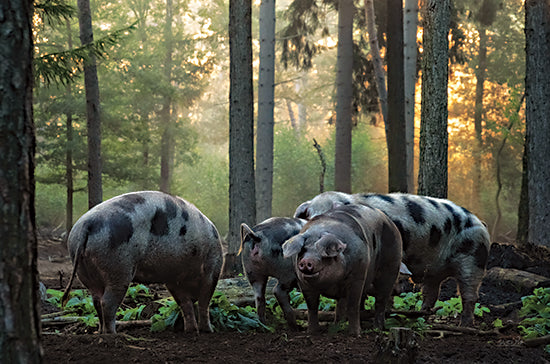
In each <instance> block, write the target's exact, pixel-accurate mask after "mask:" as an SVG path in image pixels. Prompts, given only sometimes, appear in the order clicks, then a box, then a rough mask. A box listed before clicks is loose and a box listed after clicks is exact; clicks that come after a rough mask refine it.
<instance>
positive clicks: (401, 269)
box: [399, 262, 412, 275]
mask: <svg viewBox="0 0 550 364" xmlns="http://www.w3.org/2000/svg"><path fill="white" fill-rule="evenodd" d="M399 273H401V274H408V275H412V273H411V271H410V270H409V268H408V267H407V266H406V265H405V263H403V262H401V265H400V266H399Z"/></svg>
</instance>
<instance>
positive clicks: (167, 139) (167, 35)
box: [159, 0, 174, 193]
mask: <svg viewBox="0 0 550 364" xmlns="http://www.w3.org/2000/svg"><path fill="white" fill-rule="evenodd" d="M172 14H173V9H172V0H166V23H165V24H164V41H165V46H166V53H165V57H164V77H165V81H166V84H167V85H171V80H172V52H173V50H174V45H173V41H172V38H173V37H172V21H173V15H172ZM168 87H170V86H168ZM165 92H166V95H165V96H164V100H163V103H162V110H161V111H160V113H159V117H160V123H161V125H162V128H163V132H162V137H161V142H160V143H161V144H160V184H159V189H160V190H161V191H162V192H166V193H170V190H171V189H170V184H171V181H172V164H173V163H172V154H173V149H174V146H173V144H174V137H173V134H174V133H173V130H172V127H173V126H172V96H171V91H170V90H165Z"/></svg>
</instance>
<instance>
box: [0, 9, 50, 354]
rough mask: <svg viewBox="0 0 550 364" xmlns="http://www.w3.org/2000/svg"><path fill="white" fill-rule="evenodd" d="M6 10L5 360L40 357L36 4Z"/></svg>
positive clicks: (0, 311) (2, 178)
mask: <svg viewBox="0 0 550 364" xmlns="http://www.w3.org/2000/svg"><path fill="white" fill-rule="evenodd" d="M0 13H2V14H3V15H2V20H1V28H2V33H3V36H2V41H0V90H2V92H1V93H0V205H1V206H2V208H0V233H1V234H2V244H0V262H1V263H0V276H1V277H2V279H1V280H0V362H2V363H40V362H41V359H42V358H41V350H40V343H39V335H40V316H39V309H38V305H39V300H38V269H37V263H36V258H37V239H36V222H35V209H34V198H35V182H34V163H35V162H34V152H35V135H34V124H33V115H32V84H33V72H32V59H33V53H32V52H33V40H32V34H33V33H32V28H31V19H32V17H33V4H32V1H29V0H26V1H20V0H8V1H3V2H2V3H1V4H0ZM6 34H9V36H5V35H6Z"/></svg>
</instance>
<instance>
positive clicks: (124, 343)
mask: <svg viewBox="0 0 550 364" xmlns="http://www.w3.org/2000/svg"><path fill="white" fill-rule="evenodd" d="M493 267H502V268H513V269H518V270H521V271H525V272H530V273H535V274H538V275H541V276H543V277H546V278H548V280H547V281H546V283H543V284H544V285H548V281H549V280H550V250H548V249H545V248H541V247H533V246H528V247H524V248H521V249H520V248H517V247H515V246H513V245H509V244H496V243H495V244H493V246H492V248H491V254H490V262H489V267H488V268H489V269H490V268H493ZM38 269H39V273H40V280H41V282H43V283H44V284H45V285H46V287H47V288H52V289H57V290H60V289H63V288H64V285H65V284H66V283H67V281H68V278H69V276H70V273H71V269H72V266H71V263H70V260H69V258H68V253H67V249H66V248H65V246H64V244H63V243H61V242H60V240H59V239H51V238H48V237H44V236H42V237H41V238H40V239H39V247H38ZM222 281H223V280H220V282H221V283H223V282H222ZM77 285H78V284H77ZM241 287H242V289H243V290H247V289H248V290H249V287H248V285H247V284H242V285H241ZM73 288H74V287H73ZM455 291H456V284H454V282H453V281H452V280H451V281H448V282H447V283H446V284H445V285H444V287H443V289H442V299H447V298H448V297H450V296H452V295H454V294H455V293H454V292H455ZM531 293H532V288H531V289H530V291H526V289H524V288H521V287H518V286H517V285H516V284H513V283H510V282H508V281H506V280H503V279H501V278H498V279H495V278H494V275H490V274H488V275H487V276H486V278H485V279H484V281H483V284H482V286H481V289H480V303H481V304H482V305H483V306H486V307H488V308H489V309H490V310H491V311H490V312H488V313H485V314H484V315H483V317H481V318H480V317H476V323H475V328H476V329H478V330H475V332H474V333H470V332H460V331H455V330H451V329H445V328H443V329H432V330H430V331H427V332H425V333H424V334H423V335H422V336H418V337H417V338H416V342H417V344H418V345H417V347H416V348H415V349H411V350H410V351H409V355H410V356H409V357H408V359H407V360H405V361H402V362H403V363H454V364H456V363H498V364H505V363H550V355H549V354H548V353H546V352H545V351H544V346H538V347H528V346H526V345H525V343H524V340H523V339H522V338H521V336H520V332H519V330H518V328H517V323H518V322H519V321H520V320H521V318H520V317H519V316H518V310H519V308H520V307H521V297H522V296H525V295H528V294H531ZM445 296H448V297H445ZM47 306H48V304H45V305H44V307H43V308H42V312H43V313H47V312H51V311H52V310H53V307H47ZM497 318H500V319H501V320H502V321H503V324H504V328H501V329H499V330H497V329H494V328H493V325H492V323H493V321H494V320H495V319H497ZM427 322H428V323H431V324H435V325H437V324H438V322H437V319H436V318H435V316H429V317H428V318H427ZM368 324H369V323H365V325H364V326H367V325H368ZM444 324H446V325H448V327H453V326H454V327H456V325H457V324H458V319H449V320H447V321H446V322H444ZM435 325H434V328H435V327H436V326H435ZM303 326H304V328H303V329H302V330H301V331H298V332H293V331H288V330H285V329H279V330H277V331H275V332H274V333H252V332H247V333H239V332H222V333H212V334H200V335H198V336H196V335H191V334H186V333H183V332H181V331H176V330H173V329H170V330H165V331H163V332H151V331H150V329H149V327H146V326H131V325H129V326H119V327H117V331H118V334H116V335H99V334H97V333H94V332H93V331H94V329H91V328H89V327H86V326H84V324H71V325H63V326H53V327H52V326H49V325H48V326H47V325H44V327H43V330H42V339H41V341H42V347H43V351H44V363H56V364H57V363H79V364H87V363H111V364H117V363H179V362H196V363H201V362H208V363H224V364H229V363H281V362H290V363H299V362H321V363H374V362H384V361H383V360H382V359H380V357H379V356H378V355H379V352H380V348H381V347H383V346H385V345H386V344H387V341H386V340H387V339H385V338H386V337H387V336H386V335H383V334H377V333H375V332H372V331H371V332H369V331H366V332H365V333H363V334H362V335H361V337H357V338H356V337H350V336H348V335H347V334H345V333H336V334H331V333H329V332H327V331H328V329H327V328H326V327H325V328H324V331H325V332H323V333H322V334H320V335H314V336H312V335H308V334H307V333H306V330H305V326H306V323H304V325H303Z"/></svg>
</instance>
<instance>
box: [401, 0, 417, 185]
mask: <svg viewBox="0 0 550 364" xmlns="http://www.w3.org/2000/svg"><path fill="white" fill-rule="evenodd" d="M417 28H418V0H405V12H404V14H403V57H404V59H405V61H404V62H405V65H404V69H405V71H404V73H405V81H404V82H405V86H404V90H405V144H406V146H405V148H406V153H407V156H406V163H407V192H410V193H412V192H414V114H415V110H414V108H415V87H416V56H417V46H416V33H417V30H418V29H417Z"/></svg>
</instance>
